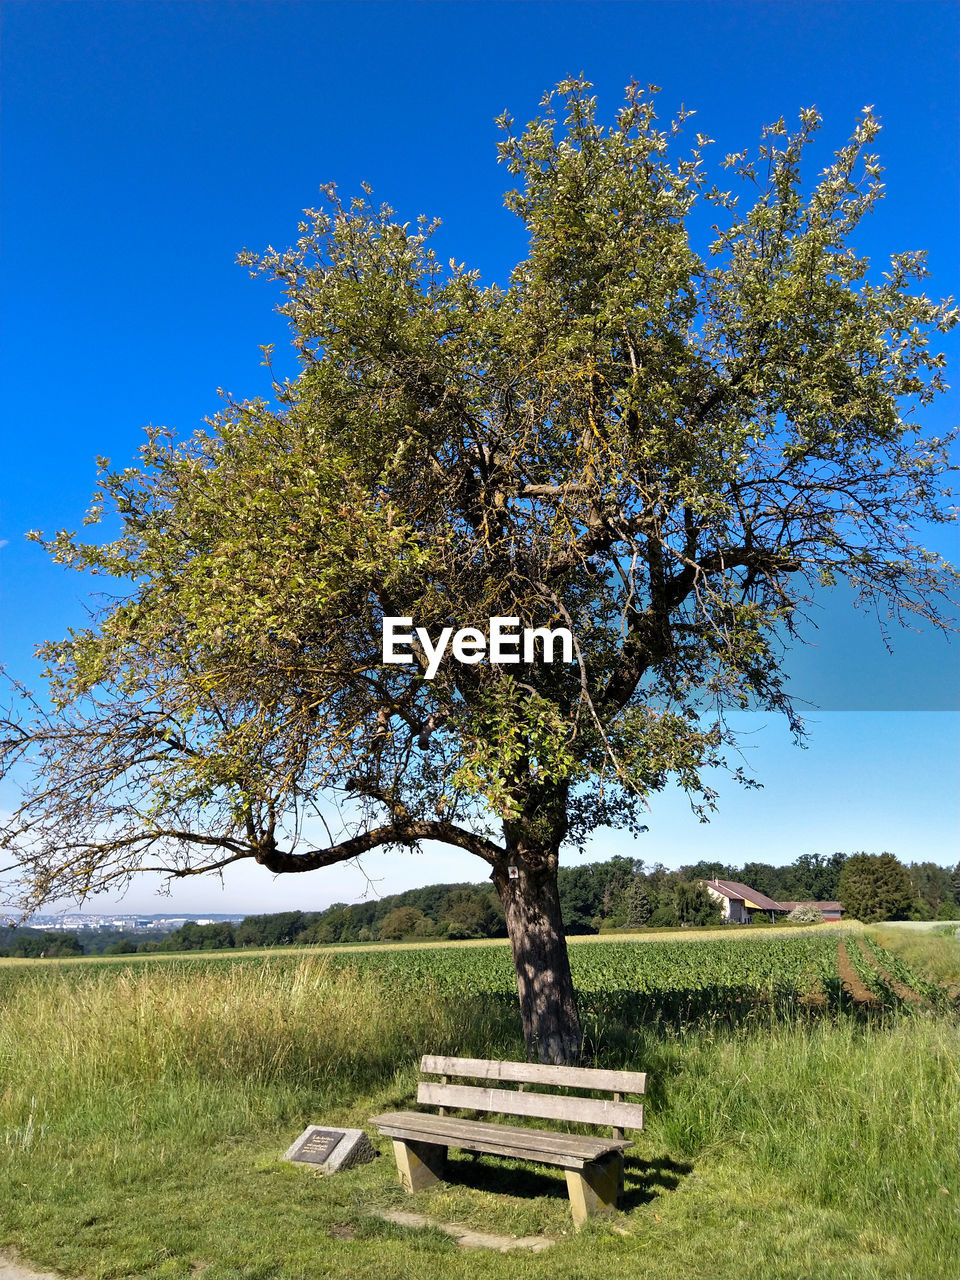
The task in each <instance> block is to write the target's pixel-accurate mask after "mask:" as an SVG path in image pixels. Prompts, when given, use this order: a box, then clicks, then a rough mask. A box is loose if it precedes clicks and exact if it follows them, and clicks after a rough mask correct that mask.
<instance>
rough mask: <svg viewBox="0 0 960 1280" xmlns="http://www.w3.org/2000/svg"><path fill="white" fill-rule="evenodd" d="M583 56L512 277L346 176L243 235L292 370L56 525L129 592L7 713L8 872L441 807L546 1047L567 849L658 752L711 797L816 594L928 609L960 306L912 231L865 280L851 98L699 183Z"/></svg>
mask: <svg viewBox="0 0 960 1280" xmlns="http://www.w3.org/2000/svg"><path fill="white" fill-rule="evenodd" d="M588 90H589V86H587V85H585V84H583V83H580V82H576V81H569V82H566V83H564V84H561V85H560V86H559V88H558V90H557V92H556V93H555V94H552V95H548V96H547V98H545V100H544V103H543V115H542V116H541V118H540V119H538V120H536V121H534V122H533V123H531V124H530V125H528V126H527V127H526V128H525V129H524V130H522V131H521V132H518V133H514V132H513V126H512V121H511V120H510V119H509V118H508V117H506V116H505V117H504V118H503V119H502V120H501V121H500V124H501V126H502V128H503V130H504V134H505V136H504V140H503V141H502V142H501V144H500V158H501V160H502V161H503V162H504V163H505V164H506V166H507V168H508V170H509V171H510V173H511V174H513V175H514V177H515V178H516V180H517V189H516V190H513V191H511V192H509V193H508V194H507V196H506V203H507V206H508V208H510V209H511V210H513V211H514V212H515V213H516V214H517V215H518V216H519V217H520V218H521V219H522V220H523V222H524V224H525V227H526V232H527V235H528V238H529V252H528V254H527V257H526V258H525V259H524V260H523V261H522V262H521V263H519V265H518V266H517V267H516V268H515V270H514V271H513V273H512V275H511V277H510V279H509V282H507V283H505V284H500V285H497V284H494V285H484V284H482V283H481V281H480V279H479V276H478V274H477V273H476V272H474V271H470V270H468V269H466V268H465V267H464V266H462V265H458V264H457V263H456V262H455V261H452V260H451V262H450V263H449V265H444V264H442V263H441V262H440V261H438V260H437V257H436V256H435V253H434V250H433V249H432V247H431V237H432V234H433V230H434V227H433V224H430V223H427V222H426V221H425V220H421V221H420V222H419V223H418V224H417V225H416V226H414V227H411V225H410V224H407V223H404V224H402V225H401V224H400V223H399V222H398V220H397V219H396V217H395V215H394V213H393V211H392V210H390V209H389V208H387V207H383V206H381V207H375V206H374V205H373V204H372V203H371V202H370V200H369V192H366V194H365V195H364V196H362V197H360V198H358V199H355V200H353V201H351V202H348V203H344V202H341V200H340V199H339V198H338V196H337V194H336V192H335V190H334V189H333V188H327V189H325V205H324V207H323V208H322V209H318V210H311V211H308V212H307V213H306V215H305V217H304V220H303V222H302V223H301V225H300V238H299V240H298V241H297V243H296V245H295V246H294V247H293V248H292V249H289V250H287V251H284V252H274V251H269V252H267V253H266V254H265V255H264V256H262V257H259V258H258V257H256V256H255V255H253V254H250V253H245V254H244V255H242V261H243V262H245V263H246V264H247V265H249V266H250V267H251V268H252V269H253V270H254V271H260V272H264V273H266V274H267V275H269V276H271V277H272V278H274V279H275V280H277V281H279V282H280V284H281V286H282V287H283V290H284V291H285V297H286V301H285V302H284V303H283V305H282V307H281V310H282V311H283V313H284V314H285V315H286V316H287V317H288V318H289V321H290V324H291V326H292V330H293V334H294V341H295V344H296V348H297V351H298V353H299V357H300V362H301V366H300V373H299V375H298V376H297V377H296V378H295V379H293V380H287V381H282V382H281V381H277V382H275V383H274V385H273V388H272V396H271V398H270V399H269V400H253V401H246V402H243V403H234V402H227V403H226V404H225V406H224V408H223V409H222V411H221V412H220V413H219V414H218V416H216V417H215V418H213V419H211V420H210V422H209V423H208V425H207V427H206V428H205V429H204V430H202V431H201V432H200V433H199V434H197V435H196V436H195V437H194V438H193V439H191V440H189V441H187V442H185V443H177V442H176V441H174V440H173V439H172V438H170V437H169V436H167V435H165V434H164V433H163V432H160V431H151V432H150V433H149V435H148V440H147V443H146V444H145V446H144V447H143V450H142V460H141V462H140V464H139V465H138V466H137V467H136V468H129V469H126V470H122V471H111V470H110V468H109V465H108V464H106V463H104V465H103V472H102V479H101V484H100V488H99V490H98V493H97V496H96V499H95V502H94V506H93V509H92V512H91V515H90V517H89V518H90V520H91V521H93V522H96V520H97V519H99V518H100V516H101V513H102V512H104V511H108V512H111V513H115V514H116V515H118V516H119V519H120V521H121V524H122V529H121V532H120V534H119V536H117V537H115V538H113V539H112V540H110V541H107V542H106V543H105V544H104V543H103V542H101V543H88V542H84V541H83V540H82V539H81V538H79V537H77V536H75V535H73V534H70V533H66V532H64V533H61V534H60V535H58V536H57V537H55V538H53V539H51V540H48V541H47V543H46V545H47V546H48V547H49V548H50V550H51V551H52V552H53V554H54V556H55V557H56V559H57V560H58V561H59V562H60V563H62V564H67V565H71V566H74V567H76V568H78V569H85V570H89V571H91V572H93V573H100V574H105V575H108V576H109V578H110V579H111V590H112V591H113V592H115V593H116V594H115V596H114V598H113V599H111V601H110V602H109V603H108V604H107V605H105V606H104V607H103V608H102V610H101V612H100V613H99V615H97V616H96V617H95V618H94V620H93V622H92V624H91V625H90V627H89V628H88V629H86V630H84V631H82V632H79V633H76V634H71V635H70V636H69V638H68V639H67V640H65V641H62V642H60V643H54V644H50V645H48V646H46V648H45V649H44V651H43V652H44V654H45V656H46V658H47V660H48V663H49V672H48V674H49V682H50V701H49V705H48V704H47V703H43V704H38V705H37V706H36V708H35V715H34V716H33V718H32V719H31V718H30V716H29V715H27V714H26V713H24V714H23V715H19V714H18V715H12V716H11V719H10V725H9V727H8V732H7V733H6V735H5V737H6V766H5V767H6V768H7V769H8V770H9V769H11V768H16V767H17V764H18V761H22V760H23V758H24V757H29V760H30V762H31V764H32V767H33V768H34V770H35V775H34V781H33V782H31V783H29V784H28V786H27V790H26V794H25V797H24V803H23V806H22V807H21V808H20V809H19V810H18V811H17V813H16V814H15V815H14V817H13V818H12V820H11V821H10V823H9V825H8V830H7V835H6V843H7V847H8V849H9V850H10V851H11V852H12V855H13V864H14V866H15V867H16V868H17V870H18V872H19V874H20V877H21V886H22V888H23V891H24V895H25V898H24V901H25V904H26V905H27V906H31V905H34V904H36V903H38V902H40V901H42V900H45V899H49V898H51V897H55V896H58V895H64V894H78V895H86V894H92V893H98V892H101V891H104V890H107V889H115V888H118V887H122V885H123V884H124V883H126V882H127V881H128V880H129V878H130V877H131V876H133V875H134V874H136V873H138V872H140V871H143V870H147V869H160V870H162V871H165V872H167V873H169V874H170V875H171V876H173V877H186V876H194V875H198V874H201V873H208V872H221V871H223V870H224V869H225V868H226V867H227V866H229V865H230V864H231V863H234V862H237V861H239V860H242V859H251V860H253V861H255V862H257V863H259V864H260V865H261V866H262V867H263V868H264V870H265V872H274V873H299V872H305V871H313V870H317V869H320V868H323V867H328V866H331V865H332V864H334V863H339V862H342V861H345V860H347V859H351V858H355V857H357V856H358V855H360V854H363V853H365V852H367V851H369V850H372V849H384V850H389V849H398V848H407V847H411V846H413V845H415V844H416V843H417V842H418V841H424V840H433V841H440V842H443V843H445V844H447V845H453V846H457V847H459V848H461V849H463V850H465V851H467V852H468V853H470V854H473V855H474V856H476V857H478V858H480V859H481V860H483V861H484V862H486V863H487V864H488V866H489V869H490V875H491V877H492V879H493V882H494V884H495V886H496V889H497V892H498V894H499V896H500V899H501V901H502V903H503V907H504V911H505V913H506V920H507V928H508V931H509V935H510V940H511V943H512V945H513V953H514V958H515V962H516V970H517V982H518V987H519V993H520V1005H521V1011H522V1017H523V1025H524V1031H525V1034H526V1039H527V1045H528V1049H529V1051H530V1052H531V1053H536V1054H539V1055H540V1056H541V1057H542V1058H544V1059H546V1060H549V1061H557V1062H562V1061H569V1060H571V1059H573V1058H575V1057H576V1055H577V1053H578V1051H579V1048H580V1029H579V1022H578V1015H577V1008H576V1001H575V996H574V990H573V986H572V983H571V978H570V969H569V964H568V960H567V952H566V944H565V941H564V934H563V926H562V922H561V914H560V906H559V900H558V893H557V863H558V858H559V855H560V850H561V847H562V846H564V845H567V846H572V847H578V846H582V843H583V841H584V840H585V839H586V838H587V836H588V835H589V834H590V833H591V832H592V831H594V830H595V829H596V828H598V827H602V826H610V827H617V826H619V827H626V828H627V829H630V830H637V829H638V828H639V825H640V821H641V818H642V817H643V815H644V810H645V807H646V804H647V797H649V796H650V794H651V793H653V792H655V791H657V790H658V789H659V788H661V787H663V786H664V784H665V783H666V781H667V780H668V779H669V778H671V777H673V778H676V779H678V780H679V782H680V784H681V785H682V786H683V787H684V788H686V790H687V791H688V792H689V793H690V795H691V798H692V800H693V803H694V804H695V806H696V807H697V808H698V811H699V812H700V813H701V814H703V815H706V813H708V811H709V809H710V808H711V807H712V805H713V802H714V792H713V791H712V790H711V789H710V787H709V786H708V785H707V784H706V782H705V779H704V773H703V771H704V770H705V769H706V768H710V767H713V766H716V765H718V764H721V763H722V762H723V761H724V756H725V750H726V748H727V747H728V746H729V744H730V743H731V735H730V733H729V731H728V729H727V728H726V723H725V712H726V711H727V709H729V708H741V707H760V708H767V709H774V710H777V711H781V712H783V713H785V714H786V715H787V716H788V717H789V719H790V723H791V725H792V727H793V728H794V730H796V731H799V730H800V728H801V726H800V723H799V721H798V720H797V718H796V717H795V716H794V713H793V710H792V708H791V703H790V699H789V697H788V694H787V691H786V690H785V687H784V684H783V681H782V678H781V658H782V653H783V646H784V643H785V642H787V643H788V642H789V641H790V639H791V637H793V636H795V635H796V634H797V632H798V629H800V627H801V624H802V619H803V612H804V604H805V602H806V601H808V600H809V599H810V597H811V595H812V593H813V592H815V591H816V590H818V589H820V588H824V587H830V586H833V585H834V584H836V583H839V582H843V583H846V584H849V585H850V586H851V587H852V588H853V589H854V591H855V592H856V593H857V595H858V596H859V598H860V599H861V601H865V602H867V603H868V604H870V605H875V606H878V607H879V608H880V609H881V611H882V613H883V615H884V616H892V617H894V618H897V619H899V618H900V617H902V616H903V615H907V616H908V617H910V618H911V619H912V618H917V617H919V618H921V619H927V620H929V621H931V622H933V623H941V624H942V623H943V622H944V618H943V614H942V607H943V600H944V596H945V592H946V591H947V589H948V588H949V587H950V585H951V584H952V583H953V582H954V581H955V575H954V574H953V572H952V570H950V568H949V567H948V566H947V565H946V564H945V563H944V562H942V561H941V560H940V559H939V558H938V557H937V556H936V555H933V554H929V553H928V552H927V551H925V550H924V549H923V547H922V546H921V545H920V544H919V542H918V540H917V530H918V528H920V527H921V526H923V525H924V524H925V523H926V522H938V521H944V520H946V519H948V518H950V517H949V516H948V514H947V512H946V507H945V503H944V500H943V492H942V473H943V472H944V470H945V469H946V467H947V454H946V443H945V442H944V441H942V440H935V439H929V438H926V439H925V438H923V436H922V435H921V434H920V431H919V425H918V412H917V411H918V410H920V409H922V407H923V406H925V405H927V404H928V403H929V402H930V400H931V398H932V397H933V395H934V394H935V393H936V391H937V390H938V389H939V388H940V386H941V372H940V370H941V367H942V363H943V361H942V357H941V356H940V355H938V354H936V353H935V352H934V351H933V350H932V349H931V347H930V345H929V342H930V337H931V334H932V333H935V332H936V331H938V330H939V331H942V330H945V329H947V328H948V327H949V326H950V325H951V324H953V323H954V321H955V319H956V313H955V312H954V311H952V310H951V309H950V308H949V306H948V305H946V304H938V303H936V302H934V301H931V300H930V299H928V298H927V297H925V296H924V295H923V294H922V293H919V292H916V291H915V290H916V282H917V281H918V280H919V279H920V278H922V277H923V276H924V275H925V274H926V271H925V266H924V258H923V255H922V254H920V253H907V254H900V255H897V256H895V257H894V258H893V259H892V261H891V263H890V265H889V268H888V269H887V270H886V272H885V273H883V274H882V275H880V276H878V277H877V279H876V280H875V281H874V282H870V281H868V278H867V272H868V264H867V262H866V261H865V260H864V259H863V258H862V257H860V256H858V254H857V252H856V251H855V250H854V249H853V248H852V247H851V237H852V236H853V235H854V233H855V231H856V228H857V224H858V223H859V221H860V219H861V218H862V217H863V216H864V214H866V213H867V212H868V211H869V210H870V208H871V207H872V206H873V205H874V203H875V202H876V201H877V200H878V199H879V198H880V195H881V183H880V179H879V173H880V168H879V164H878V162H877V159H876V157H875V156H874V155H872V154H870V153H869V148H870V145H871V142H872V140H873V138H874V136H875V134H876V133H877V130H878V127H879V126H878V124H877V121H876V120H875V118H874V116H873V115H872V113H871V112H870V111H869V110H865V112H864V114H863V117H862V119H860V120H859V122H858V123H857V125H856V128H855V130H854V133H853V136H852V138H851V139H850V141H849V142H847V143H846V144H845V145H843V146H842V147H840V149H839V150H838V151H836V152H835V153H833V155H832V157H831V158H830V159H829V161H828V163H827V165H826V168H825V169H823V170H822V172H820V174H819V176H818V177H817V178H815V179H812V180H808V179H807V178H805V176H804V174H803V173H802V171H801V170H802V162H803V161H804V158H805V153H806V152H807V149H808V147H810V146H811V144H812V143H814V141H815V134H816V131H817V129H818V127H819V123H820V122H819V118H818V116H817V113H816V112H815V111H814V110H812V109H811V110H805V111H803V112H801V114H800V117H799V125H798V128H797V130H796V132H793V133H789V132H788V131H787V129H786V126H785V125H784V124H783V122H782V121H780V122H777V123H776V124H774V125H772V126H769V127H767V128H766V129H765V130H764V132H763V138H762V141H761V144H760V146H759V149H758V151H757V152H756V153H755V154H752V155H751V154H750V153H748V152H747V151H744V152H741V153H739V154H736V155H731V156H728V157H727V158H726V160H725V161H723V162H722V165H723V166H725V168H726V170H728V171H729V173H730V184H731V190H730V191H723V190H720V189H719V188H717V187H716V186H714V185H712V184H711V181H710V180H709V179H708V177H707V167H706V164H705V161H704V159H703V157H702V154H701V153H702V152H703V150H704V148H706V147H707V145H708V143H709V141H710V140H709V139H707V138H704V137H703V136H701V135H699V134H698V135H696V138H695V144H694V147H693V149H692V150H691V151H689V152H688V153H685V154H682V155H679V156H678V157H677V158H674V157H673V148H674V147H675V146H677V145H679V144H678V143H677V141H676V138H677V135H678V134H679V133H680V132H681V126H682V125H683V120H684V117H683V116H681V118H680V119H679V120H677V121H674V122H673V124H672V125H671V126H668V127H666V128H661V127H660V126H659V124H658V121H657V118H656V115H655V111H654V105H653V104H654V92H655V91H654V90H652V89H651V90H650V91H649V92H647V91H643V90H641V89H640V88H638V86H636V85H631V86H630V87H629V89H628V91H627V97H626V103H625V105H624V106H623V108H622V110H621V111H620V112H619V113H618V115H617V117H616V121H615V123H614V124H613V126H612V127H611V128H609V129H605V128H602V127H601V126H600V125H599V124H598V123H597V121H596V116H595V102H594V99H593V98H591V97H590V96H589V93H588ZM557 102H559V103H560V104H562V106H563V113H562V115H563V118H562V119H557V117H556V116H555V114H554V106H555V104H556V103H557ZM711 217H713V218H714V219H716V220H717V221H718V223H719V224H720V225H718V226H717V227H714V228H713V230H712V231H709V230H707V228H708V227H709V223H710V219H711ZM699 240H702V241H703V245H702V247H700V248H698V247H697V245H696V243H695V241H699ZM117 582H119V583H120V584H121V585H120V587H117V585H116V583H117ZM123 584H125V586H124V585H123ZM385 616H390V617H410V618H412V619H413V620H414V625H417V626H421V627H424V628H427V629H428V631H429V633H430V636H431V637H433V638H434V639H435V638H436V637H437V635H438V633H439V631H440V629H441V628H443V627H452V628H459V627H464V626H473V627H479V628H481V629H483V628H485V626H486V620H487V619H488V618H489V617H491V616H502V617H510V618H516V619H519V621H520V625H522V626H531V627H541V626H548V627H557V626H566V627H568V628H569V629H570V631H571V632H572V633H573V636H574V637H575V641H576V643H575V654H574V660H573V661H571V662H569V663H562V662H559V661H556V662H553V663H552V664H547V663H545V662H543V661H540V660H537V661H531V662H522V663H518V664H512V665H511V664H507V663H502V664H491V663H487V662H477V663H472V664H467V663H461V662H458V661H456V660H453V659H451V658H449V657H448V658H446V659H445V660H444V661H443V662H441V664H440V666H439V669H438V670H437V671H436V675H435V678H433V679H430V678H427V668H428V661H427V656H426V654H425V652H424V649H423V647H422V646H420V645H415V646H414V648H415V653H414V660H413V661H412V662H411V663H410V664H408V665H385V664H384V663H383V662H382V660H381V623H382V619H383V618H384V617H385ZM734 772H737V771H736V770H734ZM747 781H748V780H747ZM333 804H336V805H337V806H338V810H337V812H338V814H339V817H337V818H336V819H334V816H333V815H334V809H333V807H332V806H333Z"/></svg>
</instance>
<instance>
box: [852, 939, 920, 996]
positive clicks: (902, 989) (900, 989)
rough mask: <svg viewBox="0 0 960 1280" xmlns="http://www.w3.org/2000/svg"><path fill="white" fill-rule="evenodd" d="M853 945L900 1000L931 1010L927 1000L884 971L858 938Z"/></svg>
mask: <svg viewBox="0 0 960 1280" xmlns="http://www.w3.org/2000/svg"><path fill="white" fill-rule="evenodd" d="M851 942H853V939H851ZM855 945H856V946H858V947H859V948H860V950H861V951H862V952H863V954H864V955H865V956H866V957H867V962H868V963H869V964H870V965H872V966H873V968H874V969H876V971H877V973H879V975H880V977H881V978H882V979H883V980H884V982H885V983H887V985H888V986H890V987H892V988H893V990H894V991H895V992H896V993H897V995H898V996H899V997H900V999H901V1000H906V1001H907V1002H908V1003H909V1004H919V1005H923V1007H924V1008H925V1009H930V1008H932V1006H931V1004H930V1002H929V1000H924V998H923V996H921V995H918V994H917V993H916V991H914V990H913V989H912V988H911V987H907V986H904V984H903V983H902V982H899V981H898V980H897V979H896V978H895V977H894V976H893V974H892V973H887V971H886V969H885V968H884V967H883V965H882V964H881V963H880V961H879V960H878V959H877V958H876V956H875V955H874V954H873V952H872V951H870V949H869V948H868V947H865V946H864V945H863V943H862V942H861V941H860V939H859V938H858V939H857V940H856V943H855Z"/></svg>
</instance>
